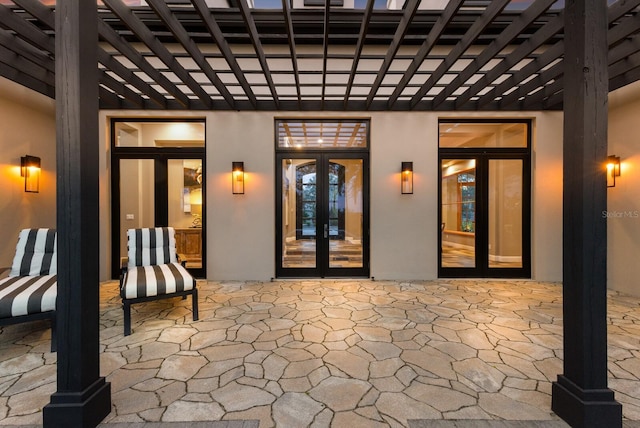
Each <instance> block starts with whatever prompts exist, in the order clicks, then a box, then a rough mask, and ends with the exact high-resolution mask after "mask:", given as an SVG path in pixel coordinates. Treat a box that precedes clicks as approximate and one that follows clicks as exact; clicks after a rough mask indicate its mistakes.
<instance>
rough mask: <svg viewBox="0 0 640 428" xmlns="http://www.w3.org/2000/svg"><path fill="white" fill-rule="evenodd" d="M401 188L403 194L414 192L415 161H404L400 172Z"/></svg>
mask: <svg viewBox="0 0 640 428" xmlns="http://www.w3.org/2000/svg"><path fill="white" fill-rule="evenodd" d="M400 174H401V177H400V190H401V192H402V194H403V195H410V194H412V193H413V162H402V171H401V172H400Z"/></svg>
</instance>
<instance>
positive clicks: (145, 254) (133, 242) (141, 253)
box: [127, 227, 178, 268]
mask: <svg viewBox="0 0 640 428" xmlns="http://www.w3.org/2000/svg"><path fill="white" fill-rule="evenodd" d="M127 245H128V254H127V255H128V257H129V262H128V267H129V268H132V267H135V266H152V265H162V264H167V263H175V262H177V261H178V259H177V256H176V238H175V230H174V229H173V228H172V227H156V228H148V229H129V230H128V231H127Z"/></svg>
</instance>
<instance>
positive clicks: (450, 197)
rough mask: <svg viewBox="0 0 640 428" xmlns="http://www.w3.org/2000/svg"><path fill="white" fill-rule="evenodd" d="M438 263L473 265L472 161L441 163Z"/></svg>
mask: <svg viewBox="0 0 640 428" xmlns="http://www.w3.org/2000/svg"><path fill="white" fill-rule="evenodd" d="M441 168H442V183H441V198H442V199H441V201H442V202H441V210H442V211H441V220H442V221H441V224H440V231H441V234H442V236H441V266H442V267H448V268H450V267H454V268H458V267H461V268H474V267H476V160H475V159H444V160H442V164H441Z"/></svg>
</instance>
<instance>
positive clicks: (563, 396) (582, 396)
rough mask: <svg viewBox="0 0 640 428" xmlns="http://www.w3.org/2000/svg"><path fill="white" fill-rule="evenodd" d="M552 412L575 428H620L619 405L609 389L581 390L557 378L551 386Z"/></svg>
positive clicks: (566, 379)
mask: <svg viewBox="0 0 640 428" xmlns="http://www.w3.org/2000/svg"><path fill="white" fill-rule="evenodd" d="M551 410H553V412H554V413H555V414H556V415H558V416H560V417H561V418H562V419H563V420H564V421H565V422H566V423H568V424H569V425H571V426H572V427H574V428H583V427H584V428H599V427H605V426H606V427H610V428H616V427H622V404H620V403H618V402H617V401H615V399H614V393H613V391H612V390H610V389H608V388H607V389H582V388H581V387H579V386H578V385H576V384H575V383H573V382H572V381H571V380H569V379H568V378H567V377H565V376H563V375H559V376H558V381H557V382H553V383H552V386H551Z"/></svg>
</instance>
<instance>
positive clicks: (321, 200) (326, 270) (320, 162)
mask: <svg viewBox="0 0 640 428" xmlns="http://www.w3.org/2000/svg"><path fill="white" fill-rule="evenodd" d="M285 159H314V160H315V161H316V165H317V166H316V177H323V178H327V180H323V182H322V183H320V182H319V180H317V181H316V186H317V188H316V201H317V202H316V219H317V221H316V240H317V241H316V242H317V244H316V266H315V267H313V268H285V267H283V266H282V254H283V250H284V248H283V236H282V235H283V231H282V220H283V212H282V197H283V195H282V190H283V185H284V183H283V180H282V162H283V161H284V160H285ZM331 159H362V169H363V170H362V195H363V200H362V204H363V206H362V210H363V212H362V215H363V218H362V234H363V236H362V252H363V254H362V267H361V268H331V267H329V241H330V239H329V236H327V238H326V239H325V238H324V226H323V224H324V223H325V221H323V220H326V222H327V224H328V221H329V214H328V207H329V200H328V195H329V185H328V172H329V164H330V160H331ZM369 180H370V177H369V153H368V151H340V150H336V151H328V150H322V151H318V150H303V151H300V150H298V151H295V152H292V151H279V152H278V153H276V201H277V202H276V277H278V278H298V277H301V278H304V277H307V278H309V277H311V278H325V277H334V278H340V277H369V272H370V266H369V260H370V259H369V252H370V249H369V245H370V239H369V221H370V220H369V203H370V201H369ZM325 181H327V182H326V183H325Z"/></svg>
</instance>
